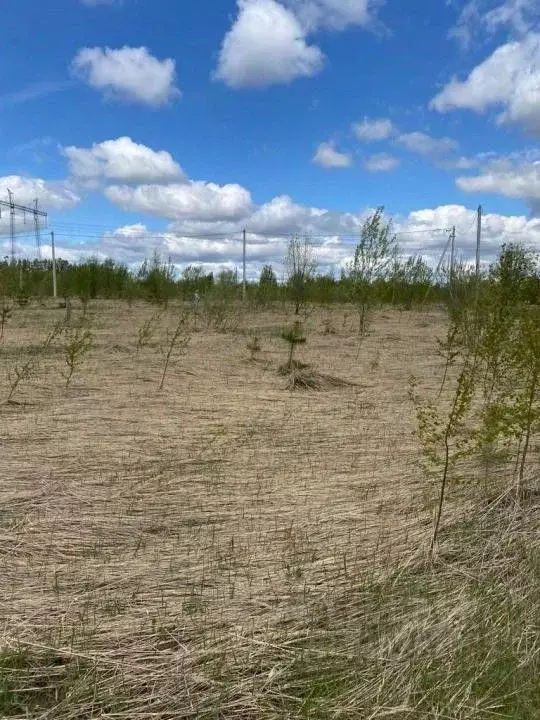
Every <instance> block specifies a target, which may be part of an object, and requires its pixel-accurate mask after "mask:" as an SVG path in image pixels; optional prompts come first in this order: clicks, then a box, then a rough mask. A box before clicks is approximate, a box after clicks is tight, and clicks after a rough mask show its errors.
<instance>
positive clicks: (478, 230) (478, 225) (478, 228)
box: [476, 205, 482, 284]
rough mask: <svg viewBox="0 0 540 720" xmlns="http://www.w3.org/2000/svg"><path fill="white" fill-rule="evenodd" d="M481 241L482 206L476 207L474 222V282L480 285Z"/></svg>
mask: <svg viewBox="0 0 540 720" xmlns="http://www.w3.org/2000/svg"><path fill="white" fill-rule="evenodd" d="M481 239H482V206H481V205H479V206H478V214H477V220H476V282H477V284H478V283H480V241H481Z"/></svg>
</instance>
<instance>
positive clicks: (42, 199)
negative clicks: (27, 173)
mask: <svg viewBox="0 0 540 720" xmlns="http://www.w3.org/2000/svg"><path fill="white" fill-rule="evenodd" d="M8 189H9V190H11V192H12V193H13V195H14V200H15V202H16V203H18V204H19V205H27V206H29V205H33V204H34V200H35V199H36V198H37V199H38V200H39V204H40V206H41V207H42V208H43V209H44V210H48V209H51V210H65V209H66V208H70V207H73V206H74V205H77V203H78V202H79V201H80V199H81V198H80V197H79V195H78V194H77V192H76V190H75V189H74V188H73V187H72V185H71V184H70V183H69V182H65V181H59V182H55V181H52V180H43V179H41V178H32V177H23V176H21V175H7V176H4V177H0V198H2V200H7V195H8V192H7V191H8Z"/></svg>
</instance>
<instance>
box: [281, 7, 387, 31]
mask: <svg viewBox="0 0 540 720" xmlns="http://www.w3.org/2000/svg"><path fill="white" fill-rule="evenodd" d="M283 3H284V4H285V5H287V6H288V7H290V8H291V10H293V11H294V12H295V14H296V15H297V17H298V19H299V20H300V22H301V23H302V25H303V26H304V27H306V28H307V29H309V30H310V31H313V30H316V29H318V28H330V29H333V30H343V29H345V28H346V27H347V26H349V25H363V26H366V25H369V24H370V23H371V22H372V20H373V18H374V12H375V10H376V9H377V8H378V7H379V6H380V5H382V4H383V2H382V0H283Z"/></svg>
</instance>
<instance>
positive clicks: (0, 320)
mask: <svg viewBox="0 0 540 720" xmlns="http://www.w3.org/2000/svg"><path fill="white" fill-rule="evenodd" d="M12 312H13V306H12V305H10V304H9V302H8V301H7V300H6V298H5V297H3V298H2V308H1V310H0V342H4V331H5V327H6V325H7V323H8V320H10V319H11V314H12Z"/></svg>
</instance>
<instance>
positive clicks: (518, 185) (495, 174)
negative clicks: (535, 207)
mask: <svg viewBox="0 0 540 720" xmlns="http://www.w3.org/2000/svg"><path fill="white" fill-rule="evenodd" d="M456 184H457V186H458V187H459V188H460V189H461V190H464V191H465V192H482V193H494V194H497V195H504V196H506V197H510V198H519V199H522V200H525V201H528V202H531V204H532V203H534V204H536V203H537V202H538V201H540V161H537V162H532V163H528V164H522V165H517V166H514V167H504V166H502V167H498V166H497V164H494V165H493V166H492V167H491V168H487V169H486V170H485V171H484V172H482V173H481V174H480V175H475V176H472V177H459V178H457V180H456Z"/></svg>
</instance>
